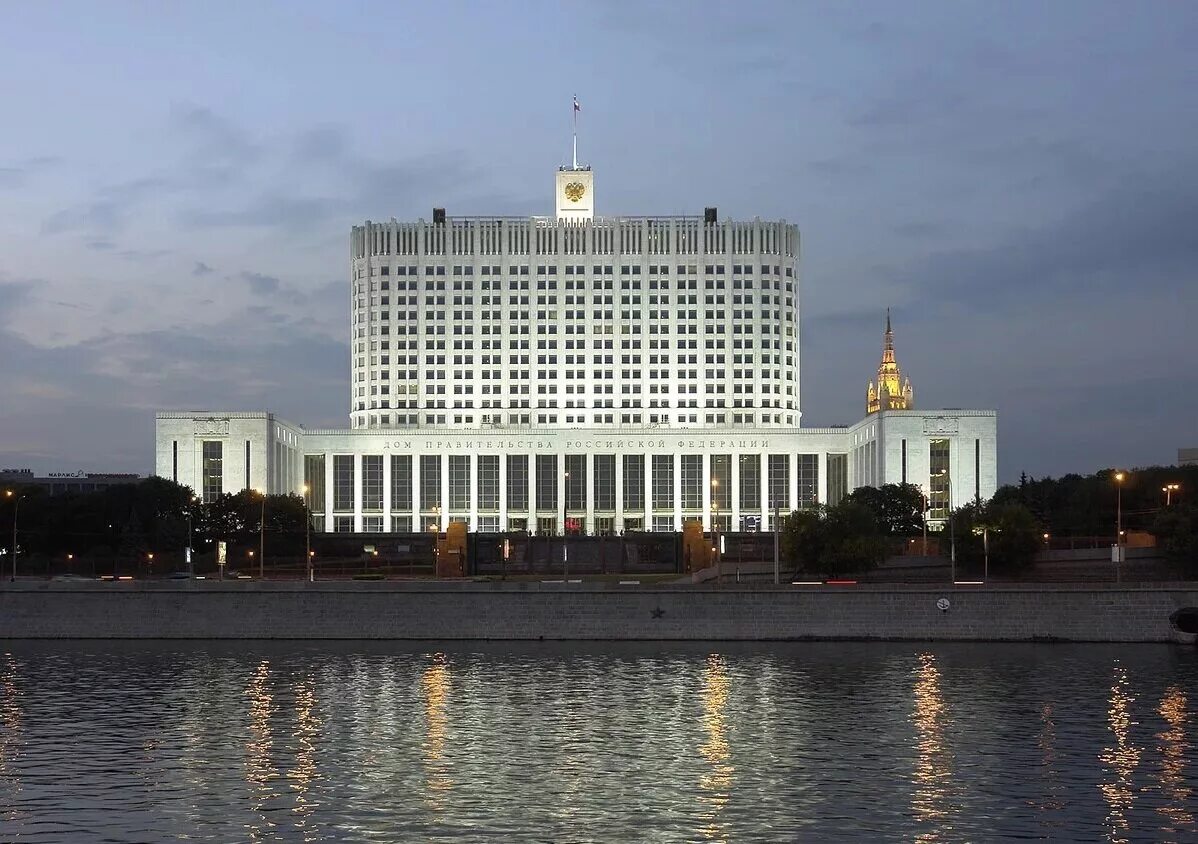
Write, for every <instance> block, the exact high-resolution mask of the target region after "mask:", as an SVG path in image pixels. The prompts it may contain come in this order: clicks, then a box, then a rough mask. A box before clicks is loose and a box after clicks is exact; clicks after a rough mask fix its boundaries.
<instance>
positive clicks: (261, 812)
mask: <svg viewBox="0 0 1198 844" xmlns="http://www.w3.org/2000/svg"><path fill="white" fill-rule="evenodd" d="M5 648H6V649H5V650H3V651H0V840H12V839H18V840H22V841H35V842H36V841H46V842H49V841H62V840H104V839H108V840H117V841H126V840H152V841H163V840H173V839H181V838H187V839H188V840H191V841H222V842H223V841H333V840H336V841H388V842H389V841H408V840H411V841H450V840H452V841H467V842H468V841H545V842H591V841H593V842H605V844H611V843H612V842H641V841H662V842H674V841H677V842H683V841H688V842H689V841H857V840H881V841H926V842H940V841H944V842H949V841H981V840H986V841H989V840H995V839H1000V838H1038V839H1048V840H1054V841H1071V840H1072V841H1112V842H1114V841H1186V840H1198V827H1196V825H1195V823H1196V822H1195V816H1194V808H1193V806H1194V803H1195V797H1194V795H1195V787H1196V785H1198V773H1196V766H1198V754H1196V753H1195V752H1194V744H1195V739H1196V738H1198V733H1196V726H1195V720H1196V712H1195V700H1196V699H1198V692H1195V691H1194V690H1195V689H1198V655H1196V654H1195V653H1194V652H1193V651H1187V650H1181V649H1171V648H1164V647H1159V646H1121V647H1106V646H1060V645H1055V646H1031V645H1028V646H1022V645H1009V646H995V645H934V646H932V645H883V644H849V643H827V644H813V643H806V644H761V645H727V644H707V645H684V644H676V645H675V644H671V645H622V644H607V645H601V644H544V643H540V644H535V645H534V644H510V645H504V644H490V645H485V646H484V645H470V644H462V643H453V644H450V643H444V644H441V645H436V646H434V645H430V644H421V645H401V644H360V643H359V644H341V645H339V644H320V645H314V644H299V643H293V644H277V643H276V644H266V643H236V644H232V643H231V644H212V643H207V644H200V643H197V644H165V643H61V644H50V643H46V644H37V643H10V644H8V645H6V646H5Z"/></svg>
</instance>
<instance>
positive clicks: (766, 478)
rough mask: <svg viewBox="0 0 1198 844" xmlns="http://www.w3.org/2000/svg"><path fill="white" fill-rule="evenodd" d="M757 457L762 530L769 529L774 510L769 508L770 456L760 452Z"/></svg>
mask: <svg viewBox="0 0 1198 844" xmlns="http://www.w3.org/2000/svg"><path fill="white" fill-rule="evenodd" d="M757 459H758V460H759V461H761V463H760V468H761V472H760V477H759V478H758V480H759V481H760V482H761V530H762V532H765V531H768V530H769V529H770V520H771V519H773V518H774V511H773V510H772V509H771V508H770V456H769V455H768V454H766V453H764V452H762V453H761V454H760V455H759V456H758V457H757Z"/></svg>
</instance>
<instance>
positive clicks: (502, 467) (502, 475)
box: [499, 454, 507, 531]
mask: <svg viewBox="0 0 1198 844" xmlns="http://www.w3.org/2000/svg"><path fill="white" fill-rule="evenodd" d="M499 529H500V530H501V531H504V530H507V455H506V454H500V455H499Z"/></svg>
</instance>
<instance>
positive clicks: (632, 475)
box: [623, 454, 645, 510]
mask: <svg viewBox="0 0 1198 844" xmlns="http://www.w3.org/2000/svg"><path fill="white" fill-rule="evenodd" d="M623 459H624V509H625V510H643V509H645V455H643V454H625V455H623Z"/></svg>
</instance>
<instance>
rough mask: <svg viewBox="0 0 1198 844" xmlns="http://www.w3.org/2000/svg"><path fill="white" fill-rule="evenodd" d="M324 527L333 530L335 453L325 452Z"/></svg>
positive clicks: (326, 529)
mask: <svg viewBox="0 0 1198 844" xmlns="http://www.w3.org/2000/svg"><path fill="white" fill-rule="evenodd" d="M324 529H325V531H326V532H328V533H332V532H333V453H332V452H331V451H326V452H325V453H324Z"/></svg>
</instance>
